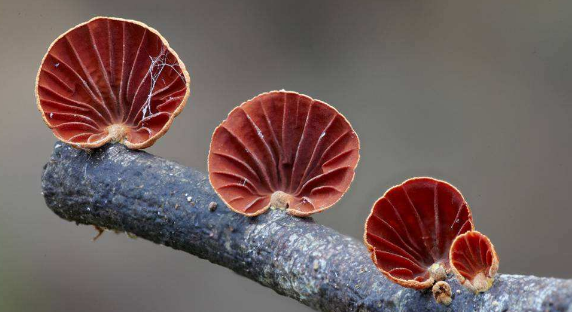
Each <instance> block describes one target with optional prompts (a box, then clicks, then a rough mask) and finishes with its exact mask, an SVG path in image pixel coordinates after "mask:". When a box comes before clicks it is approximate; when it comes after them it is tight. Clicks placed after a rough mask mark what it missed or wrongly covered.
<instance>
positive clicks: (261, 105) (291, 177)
mask: <svg viewBox="0 0 572 312" xmlns="http://www.w3.org/2000/svg"><path fill="white" fill-rule="evenodd" d="M208 160H209V164H208V168H209V179H210V182H211V184H212V186H213V188H214V190H215V191H216V192H217V193H218V195H219V196H220V197H221V199H222V200H223V201H224V202H225V203H226V204H227V206H228V207H230V209H232V210H233V211H235V212H237V213H240V214H243V215H246V216H256V215H259V214H261V213H263V212H265V211H266V210H267V209H269V208H270V207H273V208H283V209H287V212H288V213H290V214H292V215H296V216H308V215H310V214H313V213H317V212H321V211H323V210H325V209H327V208H329V207H330V206H332V205H334V204H335V203H336V202H337V201H338V200H339V199H340V198H341V197H342V196H343V195H344V193H345V192H346V191H347V189H348V188H349V186H350V183H351V182H352V180H353V177H354V170H355V168H356V166H357V163H358V160H359V140H358V137H357V135H356V133H355V132H354V130H353V129H352V127H351V125H350V123H349V122H348V121H347V120H346V118H345V117H344V116H343V115H342V114H340V113H339V112H338V111H337V110H336V109H334V108H333V107H332V106H330V105H328V104H326V103H324V102H321V101H318V100H314V99H312V98H310V97H308V96H305V95H301V94H298V93H296V92H289V91H272V92H268V93H263V94H260V95H258V96H256V97H255V98H253V99H251V100H249V101H246V102H244V103H242V104H241V105H240V106H238V107H236V108H235V109H233V110H232V111H231V112H230V114H229V115H228V117H227V119H226V120H224V121H223V122H222V123H221V124H220V126H218V127H217V128H216V130H215V131H214V134H213V137H212V141H211V145H210V151H209V157H208Z"/></svg>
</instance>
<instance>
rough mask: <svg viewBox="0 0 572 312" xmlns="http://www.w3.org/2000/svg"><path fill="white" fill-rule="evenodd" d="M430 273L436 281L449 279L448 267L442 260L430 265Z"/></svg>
mask: <svg viewBox="0 0 572 312" xmlns="http://www.w3.org/2000/svg"><path fill="white" fill-rule="evenodd" d="M429 274H430V275H431V278H432V279H433V280H434V281H444V280H446V279H447V269H446V268H445V265H444V264H443V263H441V262H437V263H433V264H432V265H431V266H430V267H429Z"/></svg>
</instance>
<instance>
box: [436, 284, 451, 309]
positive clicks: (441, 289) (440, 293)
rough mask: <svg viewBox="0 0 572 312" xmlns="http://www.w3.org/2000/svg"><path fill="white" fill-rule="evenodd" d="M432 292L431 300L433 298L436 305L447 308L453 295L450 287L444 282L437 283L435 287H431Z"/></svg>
mask: <svg viewBox="0 0 572 312" xmlns="http://www.w3.org/2000/svg"><path fill="white" fill-rule="evenodd" d="M432 292H433V298H435V301H436V302H437V303H440V304H444V305H446V306H448V305H450V304H451V302H452V301H453V298H452V297H451V296H452V295H453V293H452V292H451V286H449V283H447V282H445V281H438V282H437V283H435V285H433V288H432Z"/></svg>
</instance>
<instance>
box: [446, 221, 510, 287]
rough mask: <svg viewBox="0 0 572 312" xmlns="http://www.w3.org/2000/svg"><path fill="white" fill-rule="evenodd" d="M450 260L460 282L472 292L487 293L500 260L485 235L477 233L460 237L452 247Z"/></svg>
mask: <svg viewBox="0 0 572 312" xmlns="http://www.w3.org/2000/svg"><path fill="white" fill-rule="evenodd" d="M449 259H450V261H451V268H452V269H453V272H454V273H455V276H457V279H458V280H459V282H460V283H461V284H462V285H463V286H465V287H466V288H467V289H469V290H471V291H472V292H474V293H479V292H485V291H487V290H489V288H491V286H492V285H493V282H494V277H495V275H496V274H497V271H498V269H499V258H498V256H497V253H496V252H495V248H494V246H493V244H492V243H491V241H490V240H489V238H488V237H486V236H485V235H483V234H481V233H479V232H477V231H471V232H467V233H464V234H462V235H459V236H458V237H457V238H456V239H455V241H454V242H453V244H452V245H451V251H450V254H449Z"/></svg>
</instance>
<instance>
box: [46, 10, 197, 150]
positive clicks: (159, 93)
mask: <svg viewBox="0 0 572 312" xmlns="http://www.w3.org/2000/svg"><path fill="white" fill-rule="evenodd" d="M189 84H190V78H189V73H188V72H187V70H186V69H185V65H184V64H183V62H182V61H181V60H180V59H179V57H178V56H177V54H176V53H175V51H173V50H172V49H171V48H170V47H169V44H168V43H167V40H165V38H163V37H162V36H161V35H160V34H159V33H158V32H157V31H156V30H155V29H153V28H150V27H149V26H147V25H145V24H143V23H141V22H137V21H131V20H124V19H119V18H109V17H96V18H93V19H91V20H90V21H88V22H86V23H83V24H80V25H77V26H76V27H74V28H72V29H70V30H68V31H67V32H66V33H64V34H63V35H61V36H60V37H58V38H57V39H56V40H55V41H54V42H53V43H52V45H51V46H50V48H49V49H48V52H47V53H46V55H45V56H44V59H43V60H42V64H41V65H40V70H39V71H38V76H37V78H36V97H37V101H38V109H39V110H40V112H41V113H42V117H43V119H44V121H45V122H46V124H47V125H48V127H50V128H51V129H52V131H53V132H54V135H55V136H56V137H57V138H58V139H60V140H62V141H64V142H66V143H69V144H71V145H73V146H76V147H80V148H95V147H99V146H101V145H103V144H105V143H108V142H110V141H114V142H122V143H123V144H125V145H126V146H127V147H129V148H133V149H139V148H146V147H149V146H151V145H153V143H154V142H155V141H156V140H157V139H158V138H159V137H161V136H162V135H163V134H165V132H167V130H168V129H169V127H170V125H171V123H172V122H173V119H174V118H175V116H177V115H178V114H179V113H180V112H181V110H182V109H183V107H184V106H185V103H186V101H187V98H188V96H189Z"/></svg>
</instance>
